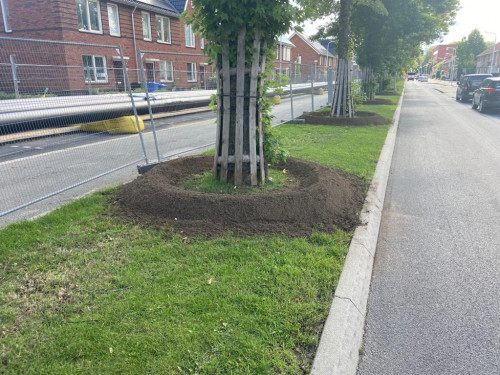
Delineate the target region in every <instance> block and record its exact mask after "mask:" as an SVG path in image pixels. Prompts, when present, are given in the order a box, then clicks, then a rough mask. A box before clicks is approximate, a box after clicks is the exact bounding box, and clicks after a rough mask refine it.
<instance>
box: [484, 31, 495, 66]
mask: <svg viewBox="0 0 500 375" xmlns="http://www.w3.org/2000/svg"><path fill="white" fill-rule="evenodd" d="M485 33H486V34H493V35H495V42H494V43H493V51H492V53H491V65H490V74H493V61H494V60H495V47H496V44H497V34H496V33H494V32H492V31H485Z"/></svg>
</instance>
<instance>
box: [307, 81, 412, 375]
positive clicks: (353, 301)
mask: <svg viewBox="0 0 500 375" xmlns="http://www.w3.org/2000/svg"><path fill="white" fill-rule="evenodd" d="M403 97H404V89H403V92H402V94H401V97H400V99H399V103H398V107H397V109H396V112H395V113H394V117H393V125H392V126H391V128H390V129H389V131H388V133H387V137H386V140H385V143H384V147H383V148H382V152H381V153H380V158H379V161H378V163H377V168H376V170H375V174H374V176H373V180H372V182H371V184H370V188H369V189H368V194H367V196H366V200H365V204H364V206H363V209H362V211H361V215H360V221H361V223H362V224H361V225H359V226H358V227H357V228H356V230H355V231H354V236H353V238H352V241H351V245H350V246H349V252H348V254H347V257H346V259H345V263H344V268H343V270H342V273H341V275H340V278H339V282H338V285H337V289H336V290H335V295H334V298H333V302H332V305H331V307H330V312H329V314H328V318H327V320H326V322H325V326H324V328H323V332H322V334H321V339H320V342H319V345H318V349H317V351H316V356H315V358H314V362H313V365H312V368H311V373H310V374H311V375H350V374H352V375H355V374H356V372H357V367H358V361H359V350H360V348H361V345H362V343H363V333H364V328H365V318H366V312H367V305H368V294H369V292H370V282H371V276H372V268H373V261H374V259H375V251H376V248H377V239H378V233H379V228H380V221H381V219H382V209H383V207H384V198H385V191H386V188H387V181H388V179H389V172H390V168H391V162H392V154H393V152H394V146H395V144H396V134H397V130H398V126H399V117H400V114H401V106H402V103H403Z"/></svg>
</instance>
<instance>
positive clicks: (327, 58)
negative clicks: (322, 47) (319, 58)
mask: <svg viewBox="0 0 500 375" xmlns="http://www.w3.org/2000/svg"><path fill="white" fill-rule="evenodd" d="M333 42H334V40H331V41H329V42H328V44H327V45H326V69H327V71H328V69H330V58H329V52H330V44H332V43H333ZM332 59H333V56H332ZM332 65H333V64H332Z"/></svg>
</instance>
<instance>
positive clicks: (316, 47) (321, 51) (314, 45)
mask: <svg viewBox="0 0 500 375" xmlns="http://www.w3.org/2000/svg"><path fill="white" fill-rule="evenodd" d="M295 35H297V36H298V37H299V38H301V39H302V40H303V41H304V42H306V44H308V45H309V47H311V48H312V49H313V50H314V51H315V52H316V53H317V54H318V55H322V56H328V55H330V53H329V52H327V50H326V48H325V47H323V46H322V45H321V43H320V42H313V41H311V40H310V39H309V38H308V37H307V36H305V35H304V34H302V33H300V32H298V31H297V30H295V31H294V32H293V33H292V34H291V35H290V36H289V37H288V39H292V38H293V37H294V36H295Z"/></svg>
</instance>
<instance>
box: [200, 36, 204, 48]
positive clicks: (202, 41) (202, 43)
mask: <svg viewBox="0 0 500 375" xmlns="http://www.w3.org/2000/svg"><path fill="white" fill-rule="evenodd" d="M200 49H205V38H200Z"/></svg>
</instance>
